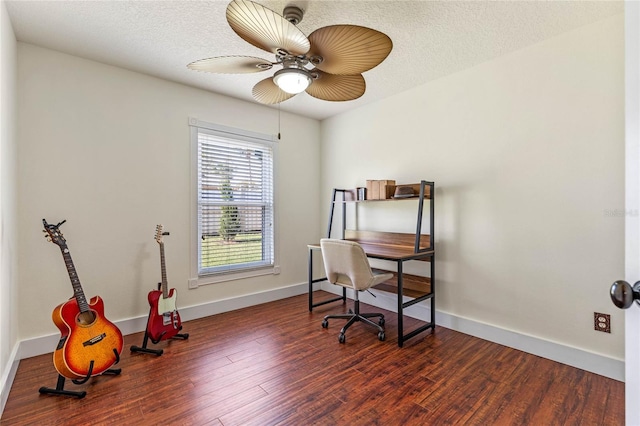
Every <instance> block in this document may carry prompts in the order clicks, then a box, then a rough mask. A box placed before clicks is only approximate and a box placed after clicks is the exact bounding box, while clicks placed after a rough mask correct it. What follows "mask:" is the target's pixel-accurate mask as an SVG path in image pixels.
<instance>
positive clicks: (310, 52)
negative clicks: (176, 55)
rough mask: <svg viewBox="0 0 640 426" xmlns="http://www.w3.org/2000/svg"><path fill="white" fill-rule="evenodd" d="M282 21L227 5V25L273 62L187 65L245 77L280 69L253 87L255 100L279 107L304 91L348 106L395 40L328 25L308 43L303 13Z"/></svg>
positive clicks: (246, 6) (288, 11)
mask: <svg viewBox="0 0 640 426" xmlns="http://www.w3.org/2000/svg"><path fill="white" fill-rule="evenodd" d="M283 15H284V16H281V15H279V14H277V13H276V12H274V11H272V10H271V9H268V8H266V7H264V6H262V5H260V4H258V3H254V2H252V1H249V0H233V1H232V2H231V3H229V5H228V6H227V22H228V23H229V25H230V26H231V28H232V29H233V30H234V31H235V32H236V33H237V34H238V35H239V36H240V37H241V38H242V39H244V40H245V41H246V42H248V43H250V44H252V45H254V46H256V47H258V48H260V49H263V50H266V51H267V52H271V53H273V54H274V55H275V62H271V61H268V60H265V59H261V58H257V57H253V56H218V57H214V58H208V59H201V60H199V61H195V62H192V63H190V64H189V65H187V67H188V68H190V69H192V70H196V71H207V72H212V73H220V74H243V73H255V72H262V71H267V70H270V69H271V68H273V67H274V66H277V67H281V69H279V70H278V71H276V72H275V74H274V75H273V76H272V77H268V78H265V79H264V80H262V81H260V82H258V84H256V85H255V86H254V87H253V91H252V95H253V98H254V99H255V100H256V101H258V102H261V103H264V104H277V103H280V102H283V101H286V100H287V99H290V98H292V97H293V96H295V95H297V94H298V93H301V92H303V91H306V92H307V93H308V94H309V95H311V96H313V97H315V98H318V99H322V100H325V101H350V100H353V99H357V98H359V97H360V96H362V95H363V94H364V92H365V87H366V84H365V81H364V77H363V76H362V73H363V72H365V71H368V70H370V69H372V68H374V67H376V66H377V65H379V64H380V63H381V62H382V61H384V60H385V58H386V57H387V56H388V55H389V53H390V52H391V49H392V47H393V44H392V42H391V39H390V38H389V37H388V36H387V35H386V34H383V33H381V32H379V31H376V30H373V29H371V28H366V27H361V26H357V25H330V26H327V27H323V28H320V29H317V30H315V31H314V32H312V33H311V34H310V35H309V37H308V38H307V37H306V36H305V35H304V33H302V31H300V30H299V29H298V27H296V25H297V24H298V23H299V22H300V21H301V20H302V16H303V11H302V9H300V8H299V7H297V6H294V5H288V6H286V7H285V8H284V11H283Z"/></svg>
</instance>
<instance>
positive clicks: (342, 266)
mask: <svg viewBox="0 0 640 426" xmlns="http://www.w3.org/2000/svg"><path fill="white" fill-rule="evenodd" d="M320 247H321V249H322V258H323V260H324V268H325V271H326V273H327V280H328V281H329V282H330V283H331V284H337V285H341V286H343V287H347V288H352V289H353V290H354V293H355V296H354V311H351V309H349V313H348V314H342V315H327V316H325V317H324V320H323V321H322V328H327V327H329V319H330V318H341V319H348V320H349V321H348V322H347V323H346V324H345V326H344V327H342V330H340V334H339V335H338V341H339V342H340V343H344V342H345V340H346V337H345V334H344V333H345V332H346V331H347V328H349V327H350V326H351V324H353V323H355V322H357V321H361V322H364V323H365V324H369V325H371V326H373V327H375V328H376V329H377V330H378V339H380V340H381V341H382V340H384V328H383V327H382V326H383V325H384V315H383V314H378V313H372V314H361V313H360V300H358V293H360V292H361V291H364V290H368V289H369V288H371V287H373V286H375V285H378V284H380V283H382V282H384V281H387V280H388V279H390V278H392V277H393V274H392V273H390V272H389V273H374V272H373V271H372V270H371V266H370V265H369V260H368V259H367V256H366V255H365V253H364V250H363V249H362V247H361V246H360V244H358V243H356V242H353V241H345V240H334V239H329V238H323V239H321V240H320ZM374 317H379V318H380V319H379V320H378V324H376V323H375V322H373V321H371V320H370V319H369V318H374Z"/></svg>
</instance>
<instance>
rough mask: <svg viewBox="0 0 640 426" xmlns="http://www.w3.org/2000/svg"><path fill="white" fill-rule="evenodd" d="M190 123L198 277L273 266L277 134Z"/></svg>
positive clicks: (194, 121) (195, 121)
mask: <svg viewBox="0 0 640 426" xmlns="http://www.w3.org/2000/svg"><path fill="white" fill-rule="evenodd" d="M191 125H192V127H191V129H192V139H195V140H194V142H195V145H196V146H197V184H196V185H197V191H196V192H197V241H198V243H197V245H198V259H197V270H198V276H203V275H211V274H229V273H238V272H246V271H251V270H259V269H264V268H271V270H273V267H274V212H273V163H274V143H273V142H272V139H273V138H272V137H271V136H269V135H261V134H256V133H251V132H246V131H242V130H238V129H231V128H226V127H222V126H217V125H213V124H207V123H202V122H199V121H197V120H193V119H191ZM266 273H270V271H267V272H266ZM256 275H257V274H256Z"/></svg>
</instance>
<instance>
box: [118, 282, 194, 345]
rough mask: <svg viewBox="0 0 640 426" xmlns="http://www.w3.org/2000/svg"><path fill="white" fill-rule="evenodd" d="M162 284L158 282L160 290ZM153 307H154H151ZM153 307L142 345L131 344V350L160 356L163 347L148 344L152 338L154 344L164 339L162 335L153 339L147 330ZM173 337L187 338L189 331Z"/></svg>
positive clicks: (178, 338)
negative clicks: (148, 346)
mask: <svg viewBox="0 0 640 426" xmlns="http://www.w3.org/2000/svg"><path fill="white" fill-rule="evenodd" d="M161 285H162V283H159V284H158V290H160V286H161ZM151 309H153V307H152V308H151ZM151 309H149V316H148V317H147V326H146V327H145V329H144V337H143V338H142V346H135V345H134V346H131V352H142V353H145V354H154V355H156V356H160V355H162V353H163V352H164V351H163V350H162V349H150V348H147V344H148V343H149V340H151V342H152V343H153V344H156V345H157V344H158V343H160V341H161V340H162V337H160V339H158V340H153V339H152V338H151V337H150V336H149V332H148V331H147V330H148V329H149V320H150V319H151ZM180 330H182V325H181V326H180ZM171 338H172V339H177V340H187V339H188V338H189V333H181V334H176V335H175V336H173V337H171Z"/></svg>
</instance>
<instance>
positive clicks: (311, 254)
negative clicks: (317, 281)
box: [307, 249, 313, 312]
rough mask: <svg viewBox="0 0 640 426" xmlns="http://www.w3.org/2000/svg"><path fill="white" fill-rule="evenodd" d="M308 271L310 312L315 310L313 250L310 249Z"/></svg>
mask: <svg viewBox="0 0 640 426" xmlns="http://www.w3.org/2000/svg"><path fill="white" fill-rule="evenodd" d="M308 262H309V263H308V265H307V268H308V272H309V312H311V311H313V250H311V249H309V258H308Z"/></svg>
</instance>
